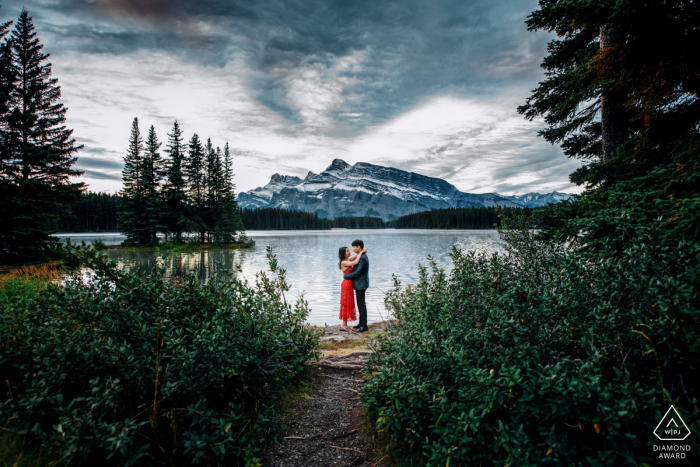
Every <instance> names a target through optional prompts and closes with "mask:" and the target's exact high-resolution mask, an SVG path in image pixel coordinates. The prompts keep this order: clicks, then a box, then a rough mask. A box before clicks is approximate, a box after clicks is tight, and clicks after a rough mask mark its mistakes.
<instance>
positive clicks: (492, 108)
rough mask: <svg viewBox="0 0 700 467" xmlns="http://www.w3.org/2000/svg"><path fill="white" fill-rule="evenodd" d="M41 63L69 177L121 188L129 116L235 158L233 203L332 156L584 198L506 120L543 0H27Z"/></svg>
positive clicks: (10, 7) (529, 68)
mask: <svg viewBox="0 0 700 467" xmlns="http://www.w3.org/2000/svg"><path fill="white" fill-rule="evenodd" d="M0 4H2V9H0V19H1V20H2V21H8V20H14V19H16V18H17V16H18V15H19V13H20V12H21V10H22V7H26V8H27V9H28V10H29V13H30V15H31V16H32V17H33V18H34V22H35V25H36V30H37V33H38V36H39V38H40V40H41V41H42V43H43V44H44V45H45V47H44V51H45V52H46V53H50V54H51V59H50V61H51V63H52V64H53V75H54V77H56V78H58V81H59V85H60V86H61V89H62V92H63V102H64V104H65V105H66V107H68V126H69V128H73V129H74V136H75V138H76V139H77V141H78V142H79V143H81V144H84V145H85V149H84V150H83V151H82V152H81V153H80V156H79V162H78V168H80V169H81V170H84V171H85V175H84V176H83V177H82V178H83V180H84V181H85V182H87V183H88V184H89V185H90V189H91V190H94V191H98V190H99V191H109V192H115V191H117V190H118V189H119V188H120V186H121V182H120V180H121V168H122V166H123V162H122V158H123V156H124V154H125V152H126V147H127V143H128V138H129V132H130V126H131V122H132V120H133V118H134V117H138V118H139V121H140V122H141V131H142V133H145V132H146V131H147V129H148V126H150V125H154V126H155V129H156V132H157V134H158V135H159V138H160V140H161V141H165V140H166V139H167V133H168V132H169V131H170V128H171V127H172V124H173V121H175V120H177V121H178V122H179V124H180V126H181V127H182V129H183V130H184V133H185V137H186V139H189V138H190V137H191V136H192V134H193V133H197V134H198V135H199V136H200V137H201V138H204V139H206V138H211V139H212V142H213V144H214V145H215V146H217V145H218V146H222V147H223V145H224V143H225V142H226V141H228V142H229V144H230V146H231V148H232V149H233V152H234V153H235V159H234V161H235V172H236V179H235V182H236V184H237V186H238V190H239V191H247V190H250V189H252V188H255V187H258V186H261V185H264V184H266V183H267V182H268V181H269V179H270V176H271V175H272V174H274V173H281V174H290V175H299V176H302V177H303V176H305V175H306V173H307V172H308V171H309V170H312V171H314V172H316V173H318V172H321V171H322V170H324V169H325V168H326V167H327V166H328V165H329V164H330V162H331V161H332V160H333V159H334V158H340V159H343V160H345V161H346V162H348V163H350V164H354V163H356V162H371V163H374V164H379V165H386V166H393V167H398V168H401V169H404V170H409V171H414V172H418V173H421V174H424V175H429V176H433V177H441V178H444V179H445V180H447V181H449V182H450V183H452V184H454V185H455V186H456V187H457V188H459V189H460V190H462V191H467V192H472V193H485V192H494V191H495V192H499V193H502V194H522V193H527V192H530V191H539V192H551V191H553V190H557V191H564V192H568V193H573V192H579V191H580V190H579V189H578V187H576V186H574V185H572V184H570V183H569V181H568V174H569V173H571V172H572V171H573V170H574V169H575V168H576V167H578V165H579V162H578V161H576V160H572V159H567V158H566V157H565V156H564V155H563V154H562V151H561V149H560V148H559V147H557V146H551V145H549V144H548V143H546V142H545V141H543V140H542V138H540V137H538V136H537V130H538V129H539V128H541V127H542V122H537V121H535V122H528V121H526V120H525V119H524V118H522V117H521V116H520V115H518V113H517V112H516V108H517V106H518V105H520V104H523V103H524V101H525V99H526V98H527V97H528V96H529V94H530V91H531V90H532V89H534V88H535V87H536V86H537V83H538V82H539V81H541V80H542V78H543V72H542V70H541V68H540V67H539V64H540V62H541V60H542V58H543V57H544V55H545V53H546V44H547V41H548V40H549V39H550V37H549V36H548V35H547V34H546V33H542V32H537V33H535V32H528V31H527V29H526V26H525V24H524V21H525V20H526V18H527V16H528V14H530V12H531V11H533V10H534V9H536V8H537V1H536V0H460V1H458V0H455V1H440V0H420V1H417V0H401V1H386V0H361V1H355V0H337V1H332V0H311V1H307V0H259V1H258V0H234V1H226V0H22V1H14V0H12V1H5V2H1V0H0Z"/></svg>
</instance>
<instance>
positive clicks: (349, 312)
mask: <svg viewBox="0 0 700 467" xmlns="http://www.w3.org/2000/svg"><path fill="white" fill-rule="evenodd" d="M362 253H367V249H363V250H362V251H361V252H360V253H358V254H357V255H355V256H353V257H350V249H349V248H348V247H346V246H344V247H342V248H341V249H340V251H338V269H340V270H341V271H343V274H350V273H351V272H352V267H353V266H355V265H356V264H357V263H358V262H359V261H360V256H362ZM340 319H341V320H342V321H343V325H342V326H340V330H341V331H350V328H349V327H348V321H355V320H356V319H357V316H355V292H354V291H353V289H352V281H351V280H348V279H343V282H342V283H341V284H340Z"/></svg>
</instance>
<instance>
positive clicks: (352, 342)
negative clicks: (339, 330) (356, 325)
mask: <svg viewBox="0 0 700 467" xmlns="http://www.w3.org/2000/svg"><path fill="white" fill-rule="evenodd" d="M383 332H384V331H379V330H374V329H371V328H370V330H369V331H368V332H366V333H363V334H362V336H363V337H361V338H360V339H347V340H345V341H343V342H337V341H326V342H320V343H319V349H321V351H322V353H323V355H344V354H349V353H350V352H354V351H355V350H367V342H369V341H371V340H373V339H376V338H377V336H379V335H380V334H383Z"/></svg>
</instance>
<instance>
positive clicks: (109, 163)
mask: <svg viewBox="0 0 700 467" xmlns="http://www.w3.org/2000/svg"><path fill="white" fill-rule="evenodd" d="M86 152H88V153H94V154H100V155H101V154H104V153H105V152H111V151H104V150H102V148H99V149H96V150H90V149H87V150H83V151H82V155H81V156H80V157H78V162H77V165H78V166H79V167H87V168H90V169H107V170H110V169H111V170H115V169H118V170H122V169H123V168H124V162H123V161H121V160H110V159H105V158H103V157H99V158H98V157H88V156H85V155H84V153H86Z"/></svg>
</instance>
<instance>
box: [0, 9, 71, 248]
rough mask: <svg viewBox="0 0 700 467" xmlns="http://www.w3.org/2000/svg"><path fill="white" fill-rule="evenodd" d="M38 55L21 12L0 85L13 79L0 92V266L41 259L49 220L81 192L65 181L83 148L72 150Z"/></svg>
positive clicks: (56, 93) (46, 66)
mask: <svg viewBox="0 0 700 467" xmlns="http://www.w3.org/2000/svg"><path fill="white" fill-rule="evenodd" d="M6 30H7V28H6V27H5V29H4V31H6ZM8 46H9V48H8ZM42 49H43V45H41V43H40V42H39V39H38V38H37V36H36V33H35V32H34V24H33V22H32V18H31V17H30V16H29V14H28V13H27V11H26V10H23V11H22V13H21V14H20V16H19V18H18V20H17V23H16V25H15V28H14V30H13V32H12V37H11V40H10V43H9V44H5V48H4V50H5V56H4V60H5V62H6V65H5V66H7V61H8V60H9V63H10V64H11V65H10V66H11V70H10V72H9V73H10V74H9V75H8V74H7V72H8V70H7V68H6V69H5V74H4V77H2V78H1V79H0V80H1V81H4V82H3V83H2V84H3V86H6V85H7V83H8V82H7V81H6V80H7V77H8V76H10V75H11V76H12V77H14V78H16V82H15V84H14V85H13V86H11V87H10V88H7V87H6V88H5V89H4V90H3V91H5V92H6V91H7V90H9V89H11V91H10V93H9V95H8V96H7V97H8V99H7V100H6V101H5V109H6V113H5V114H4V118H3V121H2V128H3V135H2V136H3V141H2V143H3V150H2V151H3V155H2V163H3V167H2V169H3V173H2V180H1V183H2V184H1V185H0V206H1V207H2V212H3V216H4V219H3V223H2V224H3V227H2V228H1V230H0V261H2V262H29V261H37V260H41V259H43V258H45V257H46V256H47V254H48V250H47V247H48V245H49V244H51V243H53V242H55V241H56V240H55V239H52V238H51V237H50V236H49V234H50V231H49V230H48V228H47V226H48V225H50V223H51V222H50V220H51V219H52V218H55V217H57V216H60V215H61V214H62V213H63V212H65V211H66V209H67V207H68V206H69V205H70V204H71V203H72V202H73V201H76V200H78V199H79V198H80V194H81V192H82V190H83V189H84V184H83V183H71V181H70V177H72V176H79V175H81V174H82V172H79V171H77V170H75V169H73V168H72V166H73V164H74V163H75V161H76V160H77V158H76V157H75V154H76V153H77V152H78V151H79V150H80V149H82V147H83V146H76V144H75V140H74V139H72V138H71V135H72V133H73V131H72V130H69V129H67V128H66V126H65V125H63V124H64V123H65V121H66V109H65V108H64V107H63V104H62V103H61V102H60V97H61V88H60V87H59V86H58V85H57V80H56V79H55V78H52V77H51V64H50V63H47V59H48V57H49V56H48V55H46V54H43V53H42ZM8 53H9V57H8V55H7V54H8Z"/></svg>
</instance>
